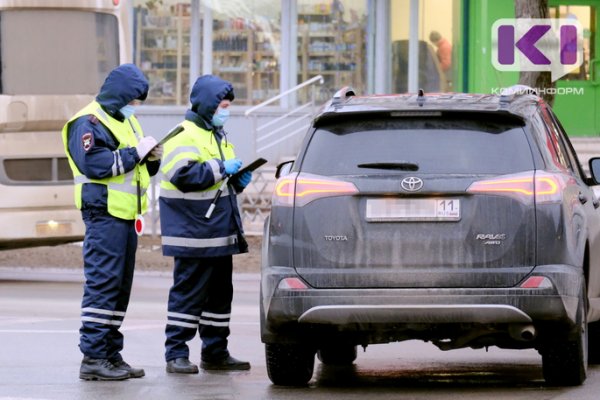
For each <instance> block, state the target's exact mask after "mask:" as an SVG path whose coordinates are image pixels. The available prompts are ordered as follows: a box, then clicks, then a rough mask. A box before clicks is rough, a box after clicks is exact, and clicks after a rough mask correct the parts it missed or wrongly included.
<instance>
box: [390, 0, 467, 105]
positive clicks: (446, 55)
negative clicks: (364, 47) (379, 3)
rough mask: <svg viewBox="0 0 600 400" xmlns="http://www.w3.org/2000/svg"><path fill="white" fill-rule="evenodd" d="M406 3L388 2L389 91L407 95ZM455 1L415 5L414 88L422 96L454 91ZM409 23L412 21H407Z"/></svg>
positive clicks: (423, 0)
mask: <svg viewBox="0 0 600 400" xmlns="http://www.w3.org/2000/svg"><path fill="white" fill-rule="evenodd" d="M410 3H411V2H410V0H395V1H392V2H391V7H392V8H391V18H392V20H391V38H392V68H391V73H392V91H394V92H395V93H404V92H407V91H408V52H409V50H408V49H409V46H408V44H409V20H408V18H409V15H410ZM457 9H458V7H457V1H456V0H454V1H443V2H442V1H436V0H420V1H419V22H418V24H419V26H418V32H419V37H418V39H419V46H418V49H419V70H418V71H419V73H418V79H419V81H418V87H419V88H422V89H423V90H425V92H448V91H455V90H457V89H456V88H454V87H453V84H454V81H455V78H454V77H455V76H456V70H455V66H456V60H455V58H456V54H457V51H456V49H454V44H455V38H458V37H459V35H460V32H459V31H458V25H459V24H458V23H457V22H456V21H457V20H458V15H457V14H458V12H457ZM411 22H412V21H411Z"/></svg>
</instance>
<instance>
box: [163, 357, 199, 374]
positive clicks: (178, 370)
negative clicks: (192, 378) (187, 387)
mask: <svg viewBox="0 0 600 400" xmlns="http://www.w3.org/2000/svg"><path fill="white" fill-rule="evenodd" d="M167 372H170V373H172V374H197V373H198V366H197V365H196V364H192V363H191V362H190V360H188V359H187V358H176V359H174V360H170V361H167Z"/></svg>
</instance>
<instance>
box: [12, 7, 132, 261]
mask: <svg viewBox="0 0 600 400" xmlns="http://www.w3.org/2000/svg"><path fill="white" fill-rule="evenodd" d="M127 15H128V14H127V4H126V1H124V0H0V249H7V248H18V247H26V246H38V245H51V244H59V243H66V242H71V241H78V240H81V239H82V238H83V234H84V225H83V223H82V221H81V215H80V212H79V210H77V209H76V208H75V206H74V200H73V183H72V175H71V170H70V169H69V165H68V163H67V159H66V157H65V154H64V149H63V144H62V140H61V136H60V133H61V129H62V127H63V125H64V124H65V122H66V121H67V120H68V119H69V118H70V117H71V116H72V115H73V114H74V113H75V112H77V111H78V110H79V109H80V108H82V107H83V106H84V105H86V104H87V103H88V102H89V101H91V100H92V99H93V98H94V95H95V94H96V93H97V91H98V89H99V87H100V86H101V85H102V82H104V78H105V77H106V75H107V74H108V72H109V71H110V70H111V69H113V68H114V67H116V66H117V65H119V64H122V63H125V62H131V60H130V58H131V57H130V55H131V53H132V52H131V48H130V42H131V39H130V36H129V32H130V31H129V26H128V24H129V20H128V16H127Z"/></svg>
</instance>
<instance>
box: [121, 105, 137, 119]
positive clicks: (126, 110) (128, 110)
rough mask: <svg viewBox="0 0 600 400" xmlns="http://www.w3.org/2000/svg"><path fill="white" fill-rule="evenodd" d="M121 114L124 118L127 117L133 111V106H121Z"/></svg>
mask: <svg viewBox="0 0 600 400" xmlns="http://www.w3.org/2000/svg"><path fill="white" fill-rule="evenodd" d="M119 111H121V114H123V115H124V116H125V119H129V117H131V116H132V115H133V114H134V113H135V107H134V106H132V105H131V104H127V105H126V106H125V107H123V108H121V109H120V110H119Z"/></svg>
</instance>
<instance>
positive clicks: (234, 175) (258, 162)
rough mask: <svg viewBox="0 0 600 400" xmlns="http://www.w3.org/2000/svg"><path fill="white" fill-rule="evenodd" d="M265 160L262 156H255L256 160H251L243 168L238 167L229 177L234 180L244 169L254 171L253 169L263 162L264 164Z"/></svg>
mask: <svg viewBox="0 0 600 400" xmlns="http://www.w3.org/2000/svg"><path fill="white" fill-rule="evenodd" d="M266 162H267V160H265V159H264V158H262V157H260V158H257V159H256V160H254V161H252V162H251V163H250V164H248V165H246V166H245V167H244V168H242V169H240V170H239V171H238V172H236V173H235V174H233V175H231V177H230V178H229V179H231V180H234V179H237V178H239V177H240V176H241V175H242V174H243V173H244V172H246V171H250V172H252V171H254V170H255V169H257V168H258V167H260V166H262V165H263V164H266Z"/></svg>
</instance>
